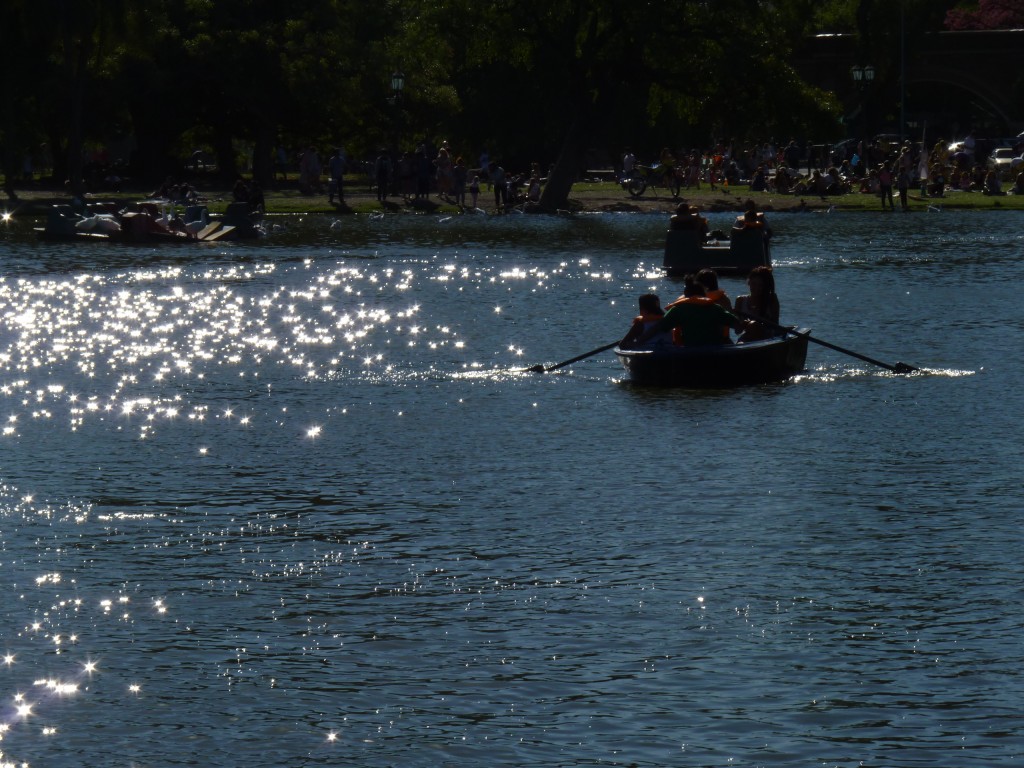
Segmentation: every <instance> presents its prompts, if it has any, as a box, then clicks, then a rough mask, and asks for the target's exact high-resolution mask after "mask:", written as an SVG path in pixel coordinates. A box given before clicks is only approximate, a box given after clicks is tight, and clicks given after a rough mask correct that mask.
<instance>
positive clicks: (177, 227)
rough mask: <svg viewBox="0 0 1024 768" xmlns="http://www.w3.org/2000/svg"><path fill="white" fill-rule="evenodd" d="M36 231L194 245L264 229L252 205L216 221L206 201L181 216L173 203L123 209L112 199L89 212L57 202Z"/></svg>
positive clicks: (68, 237) (50, 236)
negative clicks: (252, 211) (82, 211)
mask: <svg viewBox="0 0 1024 768" xmlns="http://www.w3.org/2000/svg"><path fill="white" fill-rule="evenodd" d="M242 209H244V210H242ZM36 233H37V234H38V235H39V237H40V238H41V239H43V240H58V241H79V242H96V241H110V242H119V243H145V242H153V243H190V242H191V243H194V242H198V241H205V242H210V241H215V240H235V239H245V238H253V237H258V236H260V235H261V234H263V230H262V229H261V227H260V226H259V216H258V215H256V214H252V213H251V212H250V211H249V208H248V205H247V204H246V203H232V204H231V205H229V206H228V210H227V211H226V212H225V215H224V217H223V218H222V219H211V218H210V215H209V211H208V210H207V208H206V206H204V205H189V206H186V207H185V209H184V212H183V213H182V214H179V213H178V208H177V206H175V205H174V204H173V203H169V202H167V201H162V200H144V201H142V202H139V203H130V204H128V205H127V206H125V207H124V208H123V209H121V210H117V207H116V206H114V205H113V204H109V203H104V204H92V205H90V206H88V207H87V208H86V210H85V212H84V213H79V212H78V211H76V210H75V208H73V207H72V206H71V205H54V206H52V207H51V208H50V210H49V211H48V212H47V216H46V224H45V226H43V227H39V228H36Z"/></svg>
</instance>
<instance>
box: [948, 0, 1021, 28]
mask: <svg viewBox="0 0 1024 768" xmlns="http://www.w3.org/2000/svg"><path fill="white" fill-rule="evenodd" d="M1022 27H1024V0H977V2H974V3H961V4H960V5H959V6H958V7H956V8H953V9H951V10H950V11H949V12H948V13H947V14H946V28H947V29H951V30H966V29H1021V28H1022Z"/></svg>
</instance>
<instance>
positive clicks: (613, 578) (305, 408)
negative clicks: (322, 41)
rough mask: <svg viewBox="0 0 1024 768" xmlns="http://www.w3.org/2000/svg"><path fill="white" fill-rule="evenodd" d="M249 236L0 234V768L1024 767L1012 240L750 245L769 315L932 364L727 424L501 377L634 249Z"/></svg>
mask: <svg viewBox="0 0 1024 768" xmlns="http://www.w3.org/2000/svg"><path fill="white" fill-rule="evenodd" d="M729 218H730V217H728V216H724V215H723V216H712V220H711V224H712V226H713V227H716V226H725V225H727V224H728V220H729ZM275 222H276V223H277V225H278V226H277V228H278V229H279V230H280V231H278V232H276V233H275V234H273V235H272V236H270V237H269V238H267V239H266V240H264V241H260V242H255V243H235V244H231V243H228V244H203V245H197V246H194V247H193V246H186V247H165V248H146V247H133V246H105V245H98V244H90V245H88V246H86V245H78V246H75V245H67V244H46V243H40V242H36V241H35V240H34V239H33V238H32V237H31V236H30V233H28V232H27V231H26V225H25V224H24V223H23V224H20V225H19V228H12V229H7V230H3V231H2V234H0V265H2V275H3V277H2V280H0V753H2V758H0V763H3V764H4V765H7V764H10V765H21V764H23V763H27V764H28V765H30V766H33V768H42V767H44V766H73V765H92V766H153V767H154V768H156V767H163V766H177V765H193V766H199V765H201V766H213V765H217V766H240V767H241V766H246V767H247V768H254V767H262V766H267V767H269V766H289V767H296V766H315V765H352V766H357V765H359V766H403V767H404V766H414V767H415V766H424V767H425V768H426V767H431V766H453V767H454V766H460V767H461V766H643V767H650V768H653V767H654V766H701V767H705V766H715V767H718V766H722V767H723V768H724V767H730V768H731V767H735V766H743V767H749V768H754V767H756V766H794V767H796V766H840V767H842V768H853V767H854V766H869V767H876V768H892V767H893V766H896V767H907V768H910V767H913V766H928V767H929V768H935V767H936V766H939V767H942V766H946V767H949V768H953V767H956V768H965V767H972V766H978V767H979V768H980V767H982V766H984V767H986V768H990V767H992V766H1021V765H1024V720H1022V718H1021V706H1022V703H1024V672H1022V670H1024V664H1022V662H1024V614H1022V598H1024V588H1022V584H1024V565H1022V557H1021V553H1022V552H1024V541H1022V539H1024V536H1022V525H1021V510H1022V507H1024V492H1022V491H1024V488H1022V479H1021V478H1022V474H1021V462H1022V459H1024V450H1022V447H1024V441H1022V438H1021V426H1022V418H1021V414H1022V413H1024V394H1022V389H1021V386H1020V384H1021V367H1022V365H1021V353H1022V350H1024V315H1022V313H1021V303H1020V285H1021V284H1022V283H1024V258H1022V257H1024V214H1021V213H1002V214H989V213H967V212H963V213H961V212H955V211H942V212H933V213H924V212H921V213H915V214H912V215H895V214H886V215H883V214H881V213H879V214H871V213H862V214H838V213H836V214H790V215H782V214H778V215H774V216H773V217H772V223H773V226H774V228H775V230H776V233H777V236H776V240H775V247H774V254H773V255H774V258H775V261H776V274H777V284H778V290H779V295H780V300H781V303H782V319H783V322H787V323H793V324H800V325H806V326H810V327H812V328H813V329H814V333H815V335H817V336H818V337H820V338H821V339H824V340H827V341H830V342H832V343H835V344H839V345H840V346H843V347H845V348H848V349H852V350H855V351H858V352H861V353H864V354H867V355H869V356H871V357H873V358H876V359H878V360H881V361H885V362H888V363H895V362H896V361H903V362H906V363H909V364H911V365H914V366H918V367H920V368H923V369H925V370H924V371H923V372H921V373H917V374H913V375H909V376H895V375H892V374H890V373H889V372H887V371H886V370H884V369H882V368H879V367H876V366H872V365H869V364H866V363H863V362H861V361H859V360H856V359H853V358H851V357H848V356H845V355H842V354H839V353H837V352H834V351H831V350H829V349H825V348H823V347H820V346H817V345H814V344H812V345H811V346H810V349H809V352H808V370H807V372H806V374H805V375H802V376H800V377H798V378H796V379H794V380H793V381H791V382H789V383H786V384H778V385H771V386H763V387H751V388H744V389H739V390H735V391H714V392H693V391H681V390H652V389H642V388H637V387H633V386H630V385H628V384H627V383H625V382H624V381H623V374H622V371H621V369H620V368H619V367H618V364H617V362H616V360H615V358H614V355H613V354H612V353H610V352H606V353H603V354H601V355H598V356H595V357H592V358H590V359H587V360H585V361H583V362H580V363H577V364H575V365H574V366H571V367H568V368H565V369H562V370H560V371H559V372H557V373H550V374H543V375H541V374H531V373H523V372H520V371H517V370H516V369H517V368H525V367H527V366H530V365H533V364H535V363H548V364H552V363H555V362H558V361H561V360H564V359H567V358H570V357H573V356H575V355H577V354H580V353H583V352H586V351H588V350H591V349H594V348H596V347H599V346H601V345H603V344H606V343H608V342H611V341H614V340H615V339H616V338H618V337H619V336H621V335H622V333H624V331H625V329H626V327H627V326H628V324H629V320H630V318H631V317H632V316H633V314H635V304H636V296H637V295H639V294H640V293H643V292H646V291H648V290H652V289H653V290H655V291H657V292H658V293H660V294H661V296H662V297H663V298H665V299H671V298H674V297H675V296H676V295H678V293H679V292H680V291H681V285H680V284H679V283H678V282H672V281H669V280H667V279H665V278H663V277H661V276H660V275H659V274H658V270H657V267H658V265H659V264H660V247H661V240H662V236H663V230H664V227H665V219H664V218H663V217H660V216H646V215H611V214H607V215H606V214H602V215H589V216H578V217H529V216H521V215H512V216H507V217H483V216H476V217H472V216H467V217H452V218H445V217H438V216H424V217H412V216H401V217H396V216H389V217H386V218H383V219H373V218H370V217H366V216H358V217H351V218H347V219H344V220H340V221H335V220H333V219H331V218H329V217H324V218H320V217H312V218H299V217H296V218H282V219H277V220H275ZM723 286H724V287H725V288H726V290H727V291H728V292H729V294H730V295H732V296H735V295H737V294H738V293H740V292H742V289H743V287H744V286H743V284H742V282H741V281H739V280H735V279H725V280H723Z"/></svg>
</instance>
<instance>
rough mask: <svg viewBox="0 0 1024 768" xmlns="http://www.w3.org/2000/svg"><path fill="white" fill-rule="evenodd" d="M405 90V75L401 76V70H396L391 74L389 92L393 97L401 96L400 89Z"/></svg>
mask: <svg viewBox="0 0 1024 768" xmlns="http://www.w3.org/2000/svg"><path fill="white" fill-rule="evenodd" d="M404 88H405V75H403V74H402V70H400V69H396V70H395V71H394V72H392V73H391V91H392V92H393V93H394V94H395V96H401V95H402V89H404Z"/></svg>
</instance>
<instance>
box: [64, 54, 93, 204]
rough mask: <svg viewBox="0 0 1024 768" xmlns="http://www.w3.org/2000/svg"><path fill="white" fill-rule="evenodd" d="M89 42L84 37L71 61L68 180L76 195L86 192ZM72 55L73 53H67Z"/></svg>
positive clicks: (69, 78) (69, 79)
mask: <svg viewBox="0 0 1024 768" xmlns="http://www.w3.org/2000/svg"><path fill="white" fill-rule="evenodd" d="M89 49H90V46H89V43H88V39H87V38H85V37H83V39H82V41H81V42H80V43H79V45H78V49H77V54H78V55H77V60H75V61H73V62H69V64H70V65H71V66H70V68H69V70H68V72H69V77H68V86H69V88H70V104H69V113H70V114H69V117H70V124H69V125H68V180H69V181H70V182H71V185H70V186H71V189H70V191H71V192H72V193H74V194H76V195H81V194H83V193H84V192H85V178H84V177H83V175H82V168H83V162H82V139H83V137H82V126H83V114H84V111H85V93H86V79H87V78H88V74H89V67H88V64H89ZM65 55H67V56H70V55H71V54H70V53H68V54H65Z"/></svg>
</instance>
